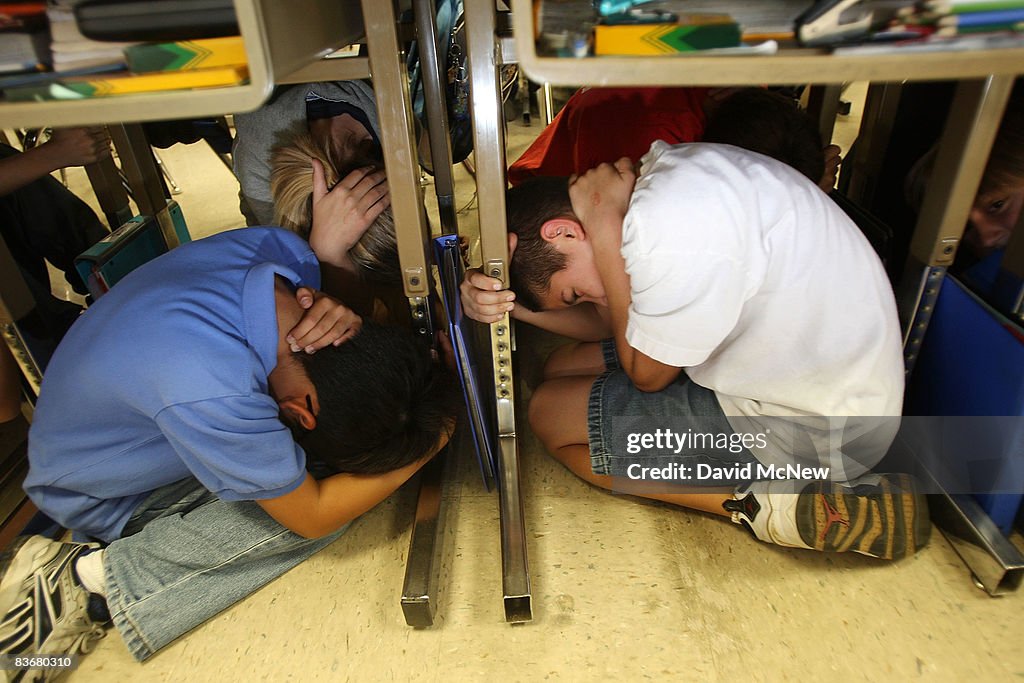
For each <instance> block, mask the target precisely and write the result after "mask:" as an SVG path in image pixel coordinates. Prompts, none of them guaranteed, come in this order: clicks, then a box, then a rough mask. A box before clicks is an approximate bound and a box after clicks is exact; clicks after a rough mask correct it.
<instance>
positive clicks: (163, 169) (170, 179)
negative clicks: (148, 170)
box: [153, 149, 181, 194]
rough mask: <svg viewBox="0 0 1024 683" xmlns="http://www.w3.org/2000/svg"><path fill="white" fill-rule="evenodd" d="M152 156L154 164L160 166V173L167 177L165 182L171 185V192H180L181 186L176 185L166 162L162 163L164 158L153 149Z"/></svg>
mask: <svg viewBox="0 0 1024 683" xmlns="http://www.w3.org/2000/svg"><path fill="white" fill-rule="evenodd" d="M153 157H154V158H155V159H156V165H157V166H159V167H160V171H161V173H163V174H164V178H166V179H167V184H168V185H170V186H171V194H181V188H180V187H178V183H176V182H174V176H172V175H171V169H169V168H168V167H167V164H165V163H164V160H163V159H161V158H160V155H159V154H158V153H157V151H156V150H155V149H154V150H153Z"/></svg>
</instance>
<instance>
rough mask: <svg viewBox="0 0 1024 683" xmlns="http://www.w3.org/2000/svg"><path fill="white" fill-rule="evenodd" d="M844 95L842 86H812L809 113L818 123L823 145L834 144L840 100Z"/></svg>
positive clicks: (808, 99) (808, 104) (809, 97)
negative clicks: (833, 135)
mask: <svg viewBox="0 0 1024 683" xmlns="http://www.w3.org/2000/svg"><path fill="white" fill-rule="evenodd" d="M842 93H843V86H841V85H835V84H833V85H812V86H811V88H810V92H808V94H807V113H808V114H810V115H811V117H812V118H814V120H815V121H817V122H818V134H819V135H821V144H822V145H828V144H829V143H831V142H832V132H833V131H834V130H835V127H836V116H838V114H839V98H840V96H841V95H842Z"/></svg>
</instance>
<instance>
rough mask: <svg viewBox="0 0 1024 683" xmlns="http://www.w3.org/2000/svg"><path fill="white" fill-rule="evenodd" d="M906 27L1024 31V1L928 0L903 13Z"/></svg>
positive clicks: (943, 31)
mask: <svg viewBox="0 0 1024 683" xmlns="http://www.w3.org/2000/svg"><path fill="white" fill-rule="evenodd" d="M901 19H902V21H903V27H905V28H907V29H918V30H920V31H921V32H922V33H925V34H937V35H940V36H958V35H966V34H978V33H996V32H1004V31H1013V32H1018V33H1019V32H1022V31H1024V0H926V1H925V2H919V3H916V4H915V5H914V6H913V7H911V8H908V9H907V10H906V11H904V12H903V16H902V17H901Z"/></svg>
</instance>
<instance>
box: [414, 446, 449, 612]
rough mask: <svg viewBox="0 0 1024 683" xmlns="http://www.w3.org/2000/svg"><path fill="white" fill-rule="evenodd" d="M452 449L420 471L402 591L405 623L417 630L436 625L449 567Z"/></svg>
mask: <svg viewBox="0 0 1024 683" xmlns="http://www.w3.org/2000/svg"><path fill="white" fill-rule="evenodd" d="M452 455H453V454H452V452H451V448H450V447H449V448H447V449H445V451H444V452H442V453H440V454H439V455H438V456H437V457H436V458H434V459H433V460H432V461H430V462H429V463H428V464H427V465H426V466H424V467H423V469H422V470H420V475H419V479H420V493H419V498H418V499H417V501H416V521H415V523H414V524H413V528H412V538H411V539H410V540H409V559H408V561H407V562H406V565H405V583H404V584H403V587H402V612H404V613H405V623H407V624H409V626H415V627H417V628H426V627H428V626H433V625H434V617H435V616H436V614H437V604H438V599H439V594H440V590H439V588H440V584H441V573H442V571H443V570H444V569H445V565H446V563H447V557H448V552H447V549H446V545H447V544H446V543H445V539H446V538H447V537H448V533H449V532H450V528H451V527H450V525H449V524H448V521H447V514H448V512H449V511H450V506H449V505H448V504H447V502H446V500H447V497H446V493H445V492H446V490H447V488H448V484H449V482H450V472H449V471H448V470H449V469H450V468H449V467H447V465H448V463H449V462H450V459H451V457H452Z"/></svg>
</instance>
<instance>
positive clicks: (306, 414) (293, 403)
mask: <svg viewBox="0 0 1024 683" xmlns="http://www.w3.org/2000/svg"><path fill="white" fill-rule="evenodd" d="M277 405H278V406H279V407H280V408H281V412H282V413H284V414H285V416H286V417H287V418H288V419H289V420H291V421H292V422H294V423H295V424H297V425H299V426H300V427H302V428H303V429H305V430H306V431H310V430H313V429H316V415H314V414H313V411H312V410H310V403H309V400H308V397H305V396H303V397H302V398H299V397H297V396H296V397H293V398H286V399H285V400H283V401H279V402H278V404H277Z"/></svg>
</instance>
